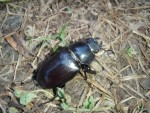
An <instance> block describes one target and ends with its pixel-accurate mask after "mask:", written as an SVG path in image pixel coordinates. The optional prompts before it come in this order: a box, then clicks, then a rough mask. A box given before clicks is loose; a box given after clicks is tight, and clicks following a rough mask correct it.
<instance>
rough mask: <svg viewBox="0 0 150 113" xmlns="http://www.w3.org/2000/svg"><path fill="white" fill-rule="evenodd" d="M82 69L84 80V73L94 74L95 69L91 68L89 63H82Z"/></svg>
mask: <svg viewBox="0 0 150 113" xmlns="http://www.w3.org/2000/svg"><path fill="white" fill-rule="evenodd" d="M82 70H83V72H84V75H85V80H87V75H86V73H91V74H96V71H95V70H94V69H93V68H91V67H90V66H89V65H85V64H83V65H82Z"/></svg>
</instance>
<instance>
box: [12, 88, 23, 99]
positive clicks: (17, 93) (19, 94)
mask: <svg viewBox="0 0 150 113" xmlns="http://www.w3.org/2000/svg"><path fill="white" fill-rule="evenodd" d="M23 92H24V91H23V90H20V89H15V91H14V94H15V96H17V97H21V96H22V95H23Z"/></svg>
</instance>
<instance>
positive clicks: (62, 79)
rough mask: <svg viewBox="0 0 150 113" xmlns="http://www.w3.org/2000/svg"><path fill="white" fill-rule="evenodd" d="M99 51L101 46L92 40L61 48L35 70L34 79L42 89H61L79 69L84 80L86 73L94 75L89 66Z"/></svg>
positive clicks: (88, 39)
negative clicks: (82, 73)
mask: <svg viewBox="0 0 150 113" xmlns="http://www.w3.org/2000/svg"><path fill="white" fill-rule="evenodd" d="M100 49H101V44H99V43H98V42H97V40H96V39H94V38H87V39H86V40H84V41H79V42H76V43H73V44H71V45H70V46H68V47H63V48H62V49H60V50H59V51H57V52H56V53H54V55H52V56H51V57H49V58H48V59H46V60H45V61H44V62H43V64H42V65H41V66H40V67H39V68H38V69H37V72H36V74H35V76H34V79H35V80H36V81H37V83H38V84H39V85H40V86H41V87H42V88H44V89H56V88H57V87H61V88H62V87H63V86H64V85H65V84H66V83H67V82H68V81H70V80H71V79H73V78H74V77H75V76H76V74H77V73H79V72H80V69H82V70H83V72H84V74H85V78H86V77H87V76H86V72H89V73H95V71H94V70H92V69H91V68H90V64H91V62H92V61H93V60H94V59H95V54H96V53H98V52H99V50H100Z"/></svg>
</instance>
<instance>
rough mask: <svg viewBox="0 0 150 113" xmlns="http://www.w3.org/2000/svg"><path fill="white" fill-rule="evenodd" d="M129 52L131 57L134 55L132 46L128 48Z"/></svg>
mask: <svg viewBox="0 0 150 113" xmlns="http://www.w3.org/2000/svg"><path fill="white" fill-rule="evenodd" d="M127 54H128V56H129V57H133V49H132V48H131V47H129V48H128V50H127Z"/></svg>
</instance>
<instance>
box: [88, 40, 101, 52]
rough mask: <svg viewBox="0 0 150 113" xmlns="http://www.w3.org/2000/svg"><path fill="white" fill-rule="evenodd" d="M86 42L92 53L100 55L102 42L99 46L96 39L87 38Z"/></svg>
mask: <svg viewBox="0 0 150 113" xmlns="http://www.w3.org/2000/svg"><path fill="white" fill-rule="evenodd" d="M85 42H86V44H88V46H89V47H90V49H91V51H92V53H98V52H99V50H100V49H101V46H102V42H101V43H100V44H99V43H98V42H97V40H95V39H94V38H87V39H86V40H85Z"/></svg>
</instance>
